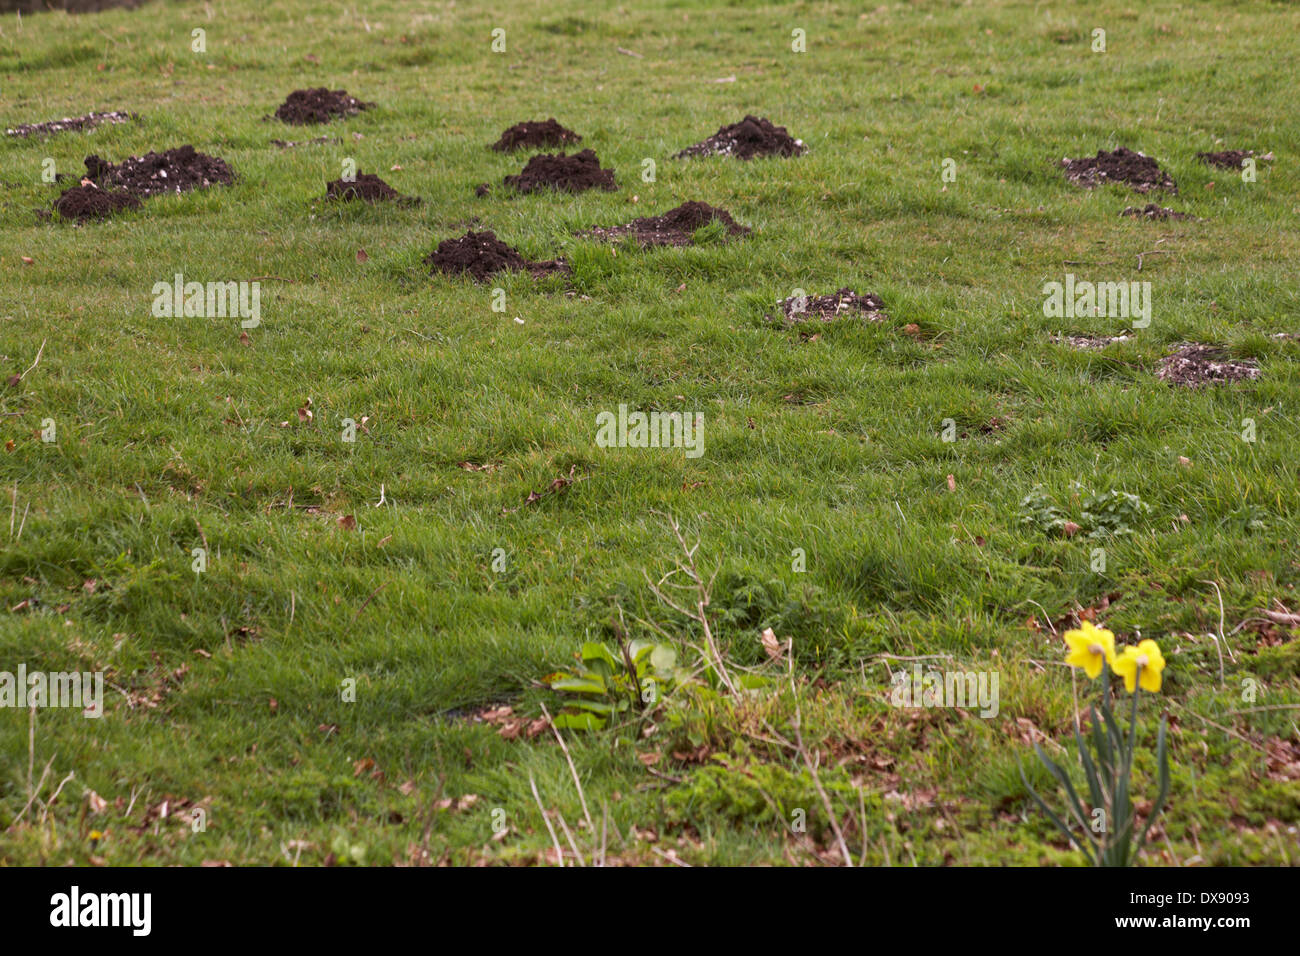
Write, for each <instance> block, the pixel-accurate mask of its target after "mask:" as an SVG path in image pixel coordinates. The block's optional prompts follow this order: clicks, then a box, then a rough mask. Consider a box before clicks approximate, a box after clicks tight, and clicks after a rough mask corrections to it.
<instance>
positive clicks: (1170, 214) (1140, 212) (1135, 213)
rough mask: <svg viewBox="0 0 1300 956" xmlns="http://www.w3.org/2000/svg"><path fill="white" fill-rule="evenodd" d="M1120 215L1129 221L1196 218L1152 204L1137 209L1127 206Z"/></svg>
mask: <svg viewBox="0 0 1300 956" xmlns="http://www.w3.org/2000/svg"><path fill="white" fill-rule="evenodd" d="M1120 215H1121V216H1127V217H1128V218H1129V219H1195V218H1196V217H1195V216H1193V215H1191V214H1190V213H1186V212H1178V211H1177V210H1174V209H1170V208H1169V207H1167V206H1158V205H1156V204H1155V203H1153V202H1149V203H1147V204H1146V205H1145V206H1142V207H1141V208H1138V207H1137V206H1129V207H1128V208H1127V209H1125V210H1124V211H1123V212H1122V213H1120Z"/></svg>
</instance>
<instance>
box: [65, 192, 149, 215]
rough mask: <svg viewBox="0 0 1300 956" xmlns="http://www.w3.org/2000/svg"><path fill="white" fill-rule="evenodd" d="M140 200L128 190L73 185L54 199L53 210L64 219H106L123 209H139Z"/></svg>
mask: <svg viewBox="0 0 1300 956" xmlns="http://www.w3.org/2000/svg"><path fill="white" fill-rule="evenodd" d="M139 208H140V200H139V199H137V198H136V197H135V196H133V195H131V194H130V193H129V192H126V191H124V190H120V189H115V190H113V191H111V192H105V191H104V190H102V189H100V188H99V187H98V186H93V185H92V186H73V187H72V188H71V189H65V190H64V191H63V195H61V196H59V198H58V199H56V200H54V211H55V212H57V213H58V214H59V215H60V216H62V217H63V218H64V219H81V220H85V219H107V218H108V217H109V216H111V215H113V214H114V213H116V212H121V211H122V210H123V209H139Z"/></svg>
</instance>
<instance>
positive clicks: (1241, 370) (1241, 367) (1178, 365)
mask: <svg viewBox="0 0 1300 956" xmlns="http://www.w3.org/2000/svg"><path fill="white" fill-rule="evenodd" d="M1156 378H1158V379H1161V380H1163V381H1166V382H1168V383H1169V384H1171V385H1182V386H1185V387H1187V388H1199V387H1200V386H1202V385H1218V384H1221V383H1223V382H1242V381H1249V380H1253V379H1257V378H1259V367H1258V366H1257V365H1255V364H1254V363H1253V362H1232V361H1228V360H1226V359H1225V358H1224V354H1223V350H1222V349H1219V348H1215V347H1214V346H1212V345H1199V344H1197V343H1195V342H1193V343H1191V344H1189V345H1184V346H1182V347H1181V348H1180V349H1178V351H1176V352H1174V353H1173V354H1171V355H1166V356H1165V357H1164V358H1163V359H1161V360H1160V370H1159V371H1158V372H1156Z"/></svg>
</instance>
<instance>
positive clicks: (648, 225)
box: [577, 201, 750, 246]
mask: <svg viewBox="0 0 1300 956" xmlns="http://www.w3.org/2000/svg"><path fill="white" fill-rule="evenodd" d="M711 222H720V223H722V225H723V226H724V227H725V228H726V230H727V235H728V236H744V235H747V234H748V233H749V232H750V229H749V227H748V226H742V225H741V224H740V223H738V222H736V220H734V219H732V218H731V213H729V212H727V210H725V209H719V208H717V207H716V206H710V205H709V204H708V203H706V202H694V201H692V202H685V203H682V204H681V205H680V206H678V207H677V208H676V209H670V210H669V211H668V212H666V213H664V214H663V215H662V216H646V217H644V218H641V219H633V220H632V221H631V222H629V223H628V224H627V225H625V226H611V227H609V228H603V227H600V226H597V227H596V228H594V229H589V230H587V231H586V232H580V233H577V235H579V236H588V237H590V238H593V239H602V240H605V241H607V242H617V241H619V240H621V239H626V238H630V239H633V240H634V241H636V242H637V243H638V244H639V245H642V246H689V245H690V244H691V242H692V241H693V234H694V233H695V230H697V229H700V228H701V227H703V226H707V225H708V224H709V223H711Z"/></svg>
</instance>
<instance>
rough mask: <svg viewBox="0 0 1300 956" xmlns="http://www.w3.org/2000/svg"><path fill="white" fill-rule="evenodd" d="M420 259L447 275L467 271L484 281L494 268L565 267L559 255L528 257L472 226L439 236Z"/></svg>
mask: <svg viewBox="0 0 1300 956" xmlns="http://www.w3.org/2000/svg"><path fill="white" fill-rule="evenodd" d="M424 262H425V264H426V265H430V266H433V268H434V269H436V270H438V271H439V272H446V273H449V274H451V275H464V274H466V273H468V274H469V275H470V276H472V277H473V278H474V280H475V281H476V282H482V281H484V280H485V279H486V278H487V277H488V276H490V275H492V274H493V273H494V272H521V271H528V272H531V273H532V274H533V275H541V274H544V273H547V272H555V271H557V270H562V269H564V268H565V264H564V261H563V260H560V259H549V260H546V261H542V262H532V261H529V260H528V259H525V258H524V257H523V256H522V255H520V254H519V252H518V251H517V250H516V249H514V248H512V247H511V246H508V245H506V244H505V243H504V242H502V241H501V240H500V239H498V238H497V237H496V234H495V233H493V232H491V231H490V230H488V231H484V232H474V231H473V230H472V229H471V230H469V231H468V232H466V233H465V235H463V236H460V237H458V238H456V239H444V240H442V242H440V243H438V248H437V249H435V250H434V251H433V252H432V253H431V254H430V255H428V256H426V257H425V259H424Z"/></svg>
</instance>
